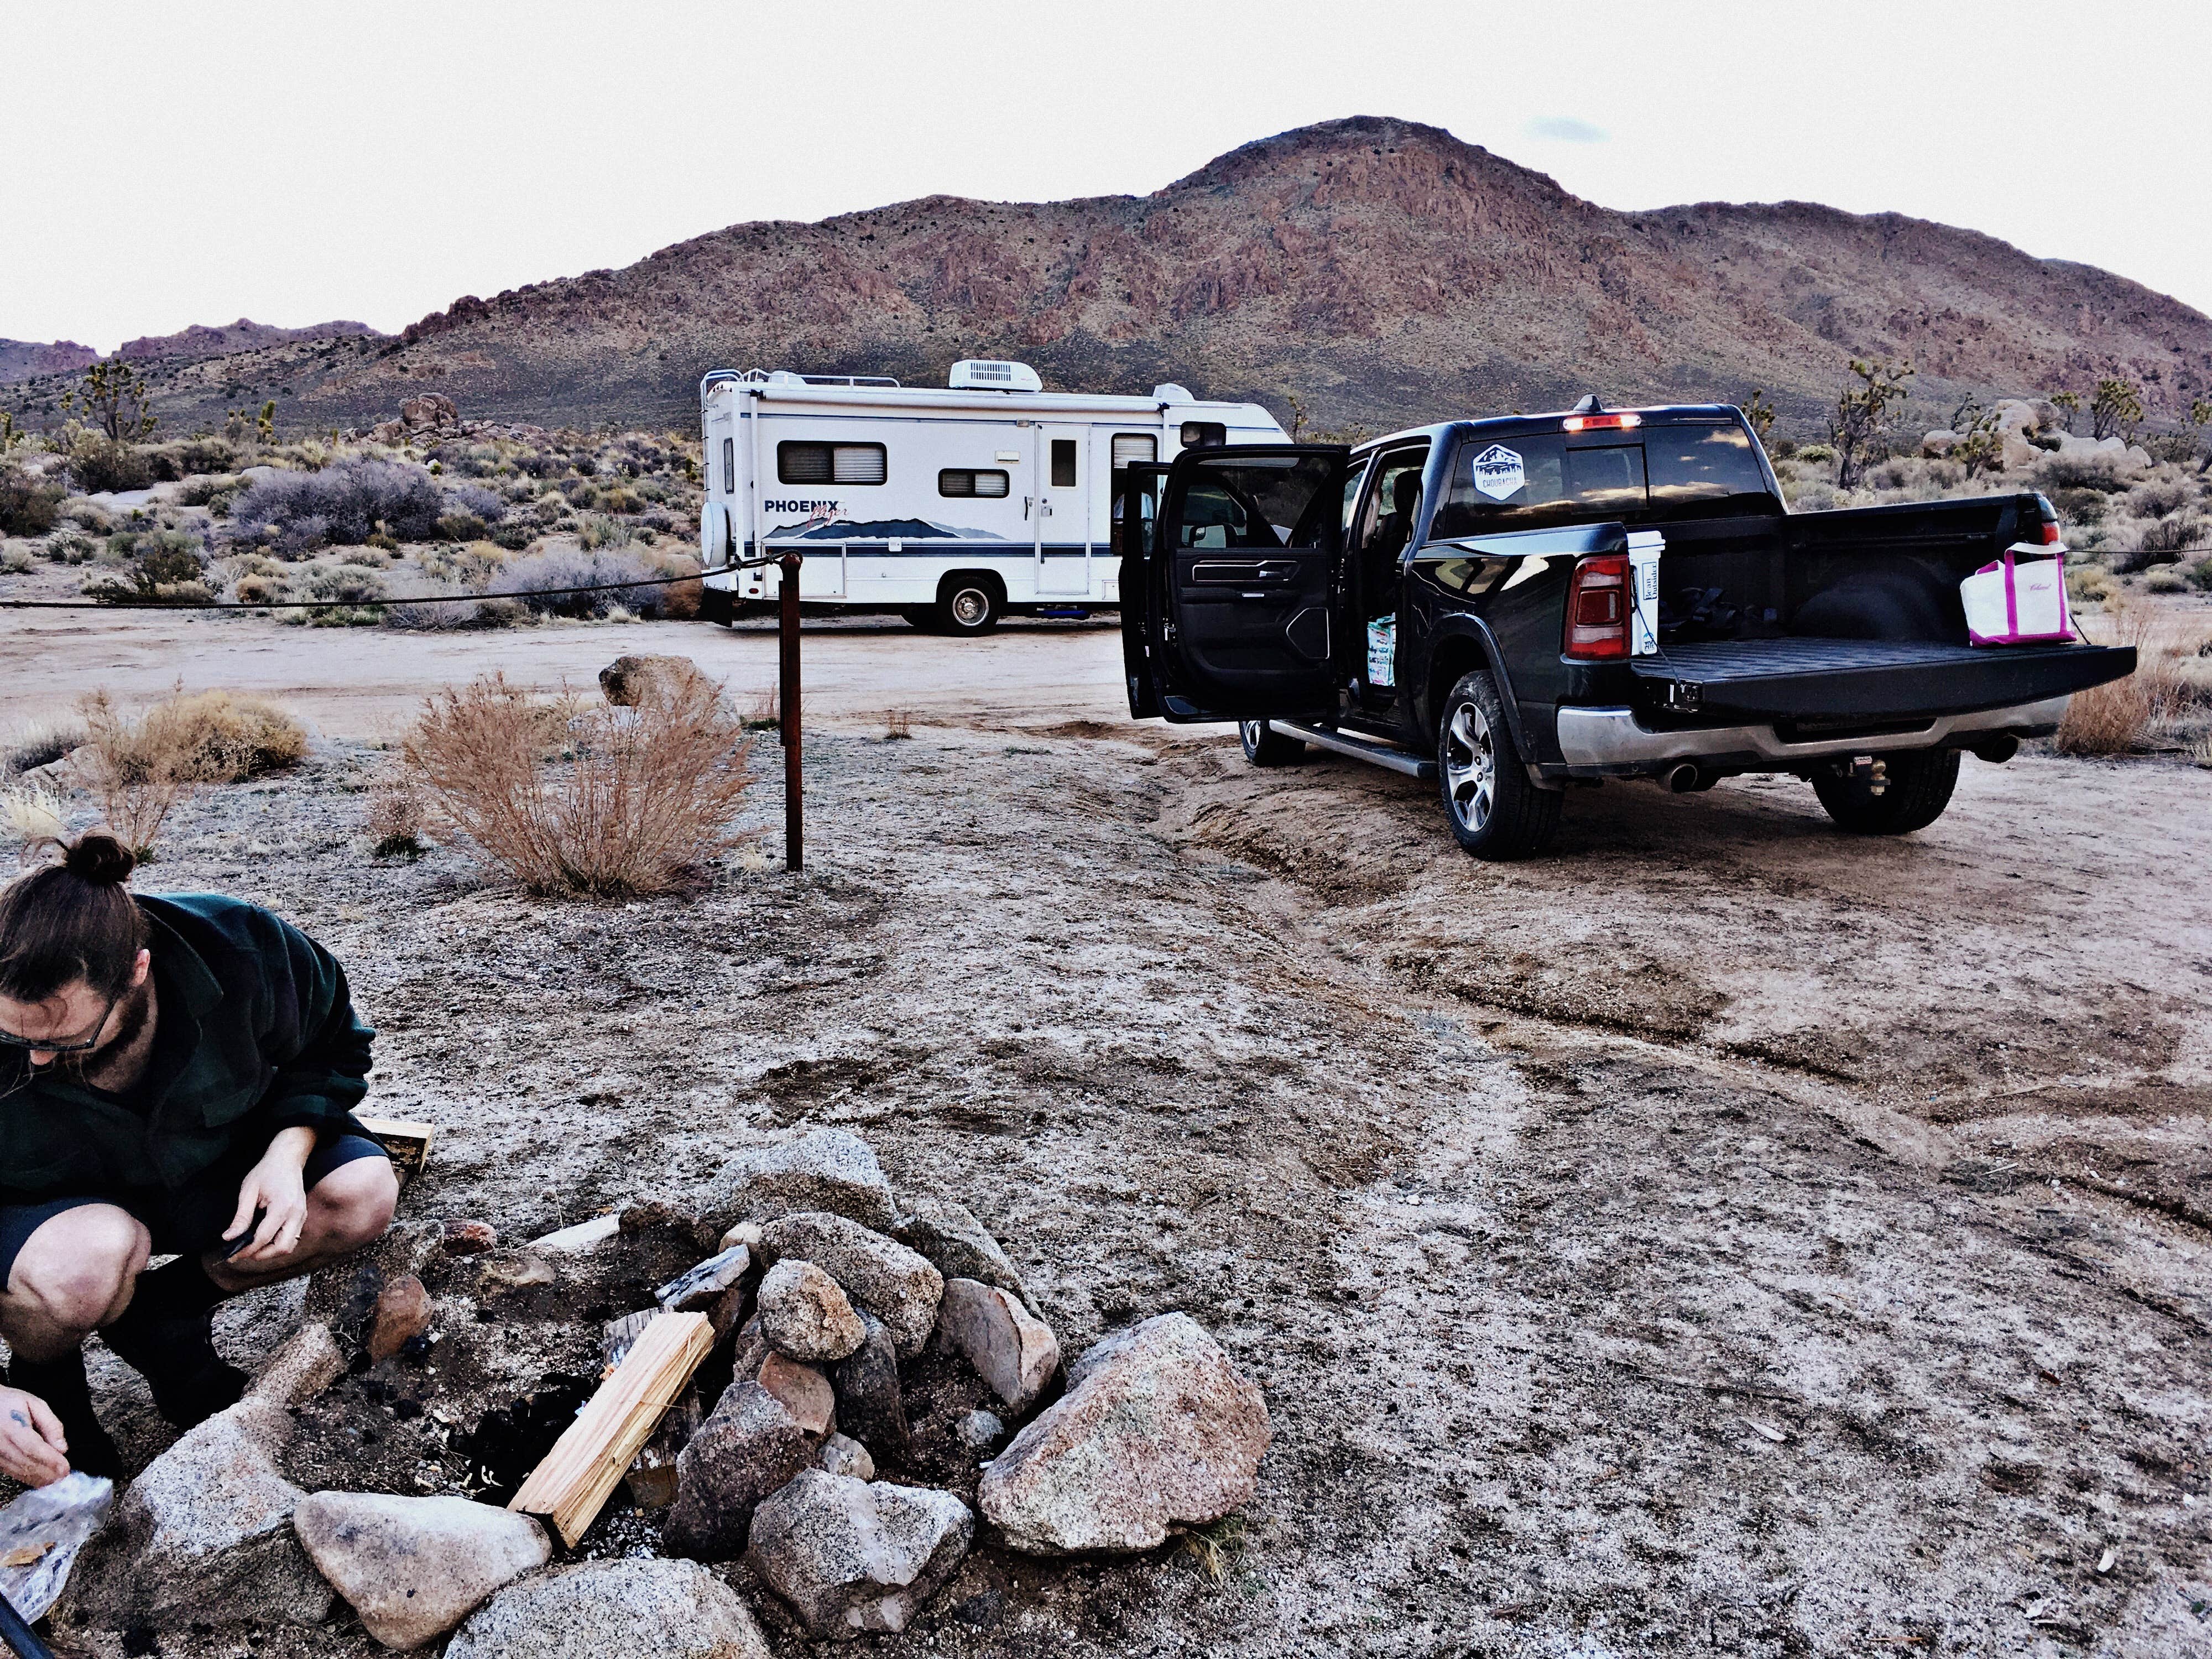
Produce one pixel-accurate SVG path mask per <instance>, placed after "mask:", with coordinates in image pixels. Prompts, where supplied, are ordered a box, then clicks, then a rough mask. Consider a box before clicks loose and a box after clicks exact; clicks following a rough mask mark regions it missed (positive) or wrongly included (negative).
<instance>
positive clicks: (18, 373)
mask: <svg viewBox="0 0 2212 1659" xmlns="http://www.w3.org/2000/svg"><path fill="white" fill-rule="evenodd" d="M99 360H100V354H99V353H98V352H97V351H94V349H92V348H91V347H90V346H88V345H79V344H78V343H76V341H75V340H53V341H41V340H0V386H7V385H9V384H11V383H12V382H14V381H16V380H34V379H36V378H37V377H38V376H39V375H41V374H76V373H77V371H79V370H80V369H82V368H88V367H89V366H90V365H91V364H93V363H95V362H99Z"/></svg>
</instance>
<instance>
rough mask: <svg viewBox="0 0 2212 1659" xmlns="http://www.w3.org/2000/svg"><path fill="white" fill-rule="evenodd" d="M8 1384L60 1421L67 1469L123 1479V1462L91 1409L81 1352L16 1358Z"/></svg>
mask: <svg viewBox="0 0 2212 1659" xmlns="http://www.w3.org/2000/svg"><path fill="white" fill-rule="evenodd" d="M8 1383H9V1386H10V1387H11V1388H17V1389H21V1390H22V1391H23V1392H24V1393H25V1394H34V1395H38V1397H39V1398H40V1399H41V1400H43V1401H46V1409H47V1410H49V1411H51V1412H52V1413H53V1414H54V1415H55V1416H56V1417H58V1418H59V1419H61V1420H62V1432H63V1433H64V1435H66V1436H67V1437H69V1451H68V1453H67V1455H68V1457H69V1466H70V1468H72V1469H75V1470H76V1472H77V1473H78V1474H98V1475H104V1476H106V1478H107V1479H108V1480H121V1479H122V1478H123V1459H122V1457H121V1456H120V1455H118V1453H117V1451H116V1449H115V1443H114V1442H113V1441H112V1440H110V1439H109V1438H108V1437H107V1431H106V1429H103V1428H101V1427H100V1419H99V1418H98V1417H97V1416H96V1415H95V1414H94V1412H93V1409H92V1390H91V1389H90V1388H88V1387H87V1386H86V1383H85V1380H84V1350H83V1349H82V1348H71V1349H70V1351H69V1352H67V1353H65V1354H64V1355H63V1356H62V1357H61V1358H59V1359H26V1358H23V1356H22V1355H21V1354H17V1355H15V1357H14V1358H12V1359H10V1360H9V1364H8Z"/></svg>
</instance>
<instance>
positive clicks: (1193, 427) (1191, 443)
mask: <svg viewBox="0 0 2212 1659" xmlns="http://www.w3.org/2000/svg"><path fill="white" fill-rule="evenodd" d="M1228 441H1229V428H1228V427H1227V426H1225V425H1224V424H1223V423H1222V422H1219V421H1185V422H1183V423H1182V447H1184V448H1185V449H1199V448H1203V447H1207V446H1209V445H1212V444H1225V443H1227V442H1228Z"/></svg>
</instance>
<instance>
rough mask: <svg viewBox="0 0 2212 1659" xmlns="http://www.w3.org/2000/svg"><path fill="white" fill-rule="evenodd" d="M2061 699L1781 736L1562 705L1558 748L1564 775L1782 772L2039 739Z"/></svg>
mask: <svg viewBox="0 0 2212 1659" xmlns="http://www.w3.org/2000/svg"><path fill="white" fill-rule="evenodd" d="M2067 701H2068V700H2067V699H2066V698H2065V697H2046V698H2045V699H2043V700H2042V701H2041V702H2027V703H2019V704H2016V705H2015V706H2014V707H2012V708H1984V709H1980V710H1978V711H1977V712H1975V713H1973V714H1944V715H1940V716H1938V717H1937V718H1936V719H1934V720H1929V721H1928V722H1927V723H1926V724H1925V725H1923V726H1913V727H1911V728H1909V729H1906V730H1902V731H1887V732H1879V733H1868V734H1863V735H1860V736H1857V737H1838V738H1820V739H1818V740H1816V741H1813V742H1806V743H1791V742H1787V741H1785V740H1784V738H1781V737H1779V736H1778V735H1777V733H1776V732H1775V729H1774V727H1773V726H1771V725H1767V726H1703V727H1698V728H1693V729H1690V730H1681V731H1655V730H1653V729H1652V728H1651V727H1650V726H1645V725H1644V724H1642V723H1641V722H1640V721H1639V720H1638V719H1637V717H1636V711H1635V710H1634V709H1632V708H1562V709H1560V710H1559V752H1560V753H1561V755H1562V756H1564V757H1565V761H1566V768H1565V770H1566V773H1567V775H1568V776H1570V777H1606V776H1631V777H1632V776H1636V775H1639V774H1643V773H1648V772H1656V771H1659V770H1661V769H1664V768H1666V767H1668V766H1673V765H1676V764H1679V763H1681V762H1683V761H1698V762H1700V763H1705V764H1709V765H1713V766H1716V767H1720V768H1726V769H1734V770H1739V771H1746V772H1754V771H1787V770H1789V769H1790V768H1792V767H1793V766H1796V764H1798V763H1801V762H1804V761H1814V760H1820V759H1824V758H1826V757H1831V756H1835V755H1873V754H1881V753H1882V752H1884V751H1886V750H1897V749H1935V748H1940V747H1944V746H1947V745H1948V746H1953V747H1958V748H1971V747H1972V739H1974V738H1982V737H1990V736H1995V735H1997V734H2000V733H2008V734H2010V735H2012V736H2014V737H2021V738H2036V737H2045V736H2048V735H2049V734H2050V733H2051V732H2054V731H2056V730H2057V727H2058V722H2059V721H2060V720H2063V719H2064V718H2065V714H2066V704H2067Z"/></svg>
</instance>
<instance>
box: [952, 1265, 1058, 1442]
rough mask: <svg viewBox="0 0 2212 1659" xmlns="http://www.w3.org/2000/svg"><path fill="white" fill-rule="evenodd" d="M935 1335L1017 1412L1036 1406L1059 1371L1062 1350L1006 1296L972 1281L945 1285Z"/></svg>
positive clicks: (1007, 1293)
mask: <svg viewBox="0 0 2212 1659" xmlns="http://www.w3.org/2000/svg"><path fill="white" fill-rule="evenodd" d="M937 1328H938V1333H939V1335H940V1336H942V1337H943V1338H944V1340H945V1341H946V1342H947V1343H949V1344H950V1345H951V1347H952V1349H953V1351H954V1352H957V1353H958V1354H960V1355H962V1356H963V1358H966V1360H967V1361H968V1363H969V1364H971V1365H973V1366H974V1367H975V1373H976V1375H977V1376H981V1378H982V1379H983V1380H984V1381H985V1382H986V1383H989V1384H990V1385H991V1390H992V1392H993V1393H994V1394H996V1395H998V1396H999V1398H1000V1399H1001V1400H1003V1401H1006V1404H1007V1405H1009V1406H1011V1407H1013V1408H1014V1410H1015V1411H1017V1412H1025V1411H1027V1410H1028V1409H1029V1408H1030V1407H1031V1406H1033V1405H1035V1404H1036V1400H1037V1396H1038V1395H1041V1394H1042V1393H1043V1392H1044V1389H1045V1385H1046V1384H1047V1383H1050V1382H1051V1381H1052V1376H1053V1373H1054V1371H1056V1370H1059V1369H1060V1344H1059V1343H1058V1342H1057V1341H1056V1340H1054V1337H1053V1334H1052V1332H1051V1330H1050V1328H1048V1327H1047V1326H1046V1325H1045V1323H1044V1322H1043V1321H1042V1320H1040V1319H1037V1318H1035V1317H1033V1316H1031V1315H1030V1310H1028V1309H1027V1308H1024V1306H1023V1305H1022V1304H1021V1303H1020V1302H1019V1301H1018V1300H1017V1299H1016V1298H1015V1297H1014V1295H1013V1293H1012V1291H1006V1290H1002V1289H1000V1287H999V1286H998V1285H983V1284H979V1283H977V1282H976V1281H975V1279H951V1280H948V1281H947V1282H946V1284H945V1300H944V1303H943V1304H942V1305H941V1306H940V1307H939V1310H938V1315H937Z"/></svg>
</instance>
